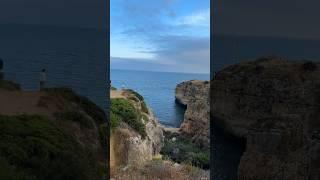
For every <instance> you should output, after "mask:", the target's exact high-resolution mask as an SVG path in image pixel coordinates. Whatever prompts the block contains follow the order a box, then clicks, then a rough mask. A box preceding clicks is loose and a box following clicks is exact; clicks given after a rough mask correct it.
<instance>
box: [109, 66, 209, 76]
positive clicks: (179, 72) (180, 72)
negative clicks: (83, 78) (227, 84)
mask: <svg viewBox="0 0 320 180" xmlns="http://www.w3.org/2000/svg"><path fill="white" fill-rule="evenodd" d="M110 70H120V71H121V70H125V71H145V72H158V73H178V74H200V75H209V76H210V74H211V73H210V72H207V73H201V72H182V71H154V70H139V69H118V68H110ZM110 74H111V73H110Z"/></svg>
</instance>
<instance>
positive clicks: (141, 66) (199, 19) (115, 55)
mask: <svg viewBox="0 0 320 180" xmlns="http://www.w3.org/2000/svg"><path fill="white" fill-rule="evenodd" d="M110 4H111V6H110V7H111V8H110V9H111V10H110V15H111V17H110V19H111V23H110V24H111V26H110V33H111V39H110V42H111V43H110V48H111V52H110V53H111V69H132V70H151V71H170V72H190V73H209V72H210V68H209V67H210V1H209V0H204V1H196V0H184V1H182V0H155V1H149V0H111V2H110Z"/></svg>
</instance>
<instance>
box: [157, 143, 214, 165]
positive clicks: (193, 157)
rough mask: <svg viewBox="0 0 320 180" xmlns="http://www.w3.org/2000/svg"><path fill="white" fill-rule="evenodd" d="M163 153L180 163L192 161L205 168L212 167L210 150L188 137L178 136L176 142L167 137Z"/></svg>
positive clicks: (193, 163)
mask: <svg viewBox="0 0 320 180" xmlns="http://www.w3.org/2000/svg"><path fill="white" fill-rule="evenodd" d="M161 154H163V155H164V156H167V157H169V158H170V159H172V160H173V161H175V162H178V163H191V164H192V165H194V166H197V167H201V168H204V169H209V168H210V158H209V157H210V152H209V150H206V149H201V148H200V147H199V146H197V145H196V144H194V143H192V142H191V141H190V140H188V139H186V138H182V137H176V141H174V142H173V141H172V140H171V139H165V143H164V146H163V148H162V149H161Z"/></svg>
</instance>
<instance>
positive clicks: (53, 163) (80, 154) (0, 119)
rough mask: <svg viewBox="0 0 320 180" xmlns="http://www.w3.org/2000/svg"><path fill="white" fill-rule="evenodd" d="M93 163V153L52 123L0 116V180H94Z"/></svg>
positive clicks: (23, 116) (95, 164) (20, 117)
mask: <svg viewBox="0 0 320 180" xmlns="http://www.w3.org/2000/svg"><path fill="white" fill-rule="evenodd" d="M97 162H98V160H97V158H96V154H95V153H94V152H92V151H91V150H89V149H85V148H84V147H83V146H81V145H80V144H79V143H78V142H77V141H76V140H75V139H74V138H73V137H72V136H71V135H69V134H68V133H67V132H64V131H62V130H61V129H59V128H58V126H57V125H55V123H54V122H53V121H52V120H49V119H47V118H45V117H41V116H36V115H34V116H33V115H32V116H31V115H20V116H0V169H1V170H2V171H0V178H1V179H23V180H24V179H26V180H27V179H28V180H31V179H32V180H36V179H37V180H38V179H48V180H58V179H69V180H89V179H90V180H91V179H93V180H96V179H99V177H98V164H97ZM5 170H8V171H5ZM4 171H5V172H4ZM12 171H14V173H15V175H12ZM7 177H10V178H7Z"/></svg>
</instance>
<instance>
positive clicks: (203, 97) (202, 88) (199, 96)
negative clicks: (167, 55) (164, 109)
mask: <svg viewBox="0 0 320 180" xmlns="http://www.w3.org/2000/svg"><path fill="white" fill-rule="evenodd" d="M175 94H176V101H177V102H178V103H180V104H182V105H183V106H186V108H187V109H186V112H185V115H184V120H183V123H182V124H181V127H180V131H181V133H182V135H185V136H188V137H191V138H192V141H193V142H195V143H197V144H199V145H201V146H204V147H209V145H210V139H209V134H210V125H209V111H210V105H209V82H208V81H199V80H192V81H186V82H182V83H180V84H178V85H177V87H176V93H175Z"/></svg>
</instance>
